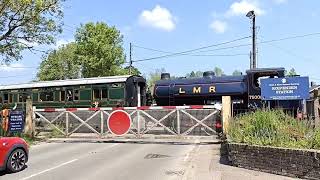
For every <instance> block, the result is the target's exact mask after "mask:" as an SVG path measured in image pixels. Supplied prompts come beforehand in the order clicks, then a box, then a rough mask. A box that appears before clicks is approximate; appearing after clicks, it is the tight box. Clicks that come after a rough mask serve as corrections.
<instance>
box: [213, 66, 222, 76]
mask: <svg viewBox="0 0 320 180" xmlns="http://www.w3.org/2000/svg"><path fill="white" fill-rule="evenodd" d="M213 71H214V73H215V76H224V75H225V74H224V72H223V70H222V69H221V68H218V67H215V68H214V70H213Z"/></svg>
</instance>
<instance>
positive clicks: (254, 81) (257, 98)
mask: <svg viewBox="0 0 320 180" xmlns="http://www.w3.org/2000/svg"><path fill="white" fill-rule="evenodd" d="M246 73H247V87H248V108H259V107H262V105H263V104H262V101H261V87H260V81H261V79H264V78H281V77H284V76H285V75H284V73H285V69H284V68H257V69H251V70H247V72H246ZM272 106H275V105H272Z"/></svg>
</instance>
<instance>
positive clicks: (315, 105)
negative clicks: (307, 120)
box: [313, 97, 320, 128]
mask: <svg viewBox="0 0 320 180" xmlns="http://www.w3.org/2000/svg"><path fill="white" fill-rule="evenodd" d="M319 110H320V104H319V98H318V97H316V98H315V99H314V101H313V113H314V125H315V127H317V128H318V127H320V117H319Z"/></svg>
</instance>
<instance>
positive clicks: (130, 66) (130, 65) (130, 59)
mask: <svg viewBox="0 0 320 180" xmlns="http://www.w3.org/2000/svg"><path fill="white" fill-rule="evenodd" d="M129 63H130V64H129V74H130V75H131V73H132V44H131V43H130V57H129Z"/></svg>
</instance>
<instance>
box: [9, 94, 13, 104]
mask: <svg viewBox="0 0 320 180" xmlns="http://www.w3.org/2000/svg"><path fill="white" fill-rule="evenodd" d="M12 102H13V94H9V103H12Z"/></svg>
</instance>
